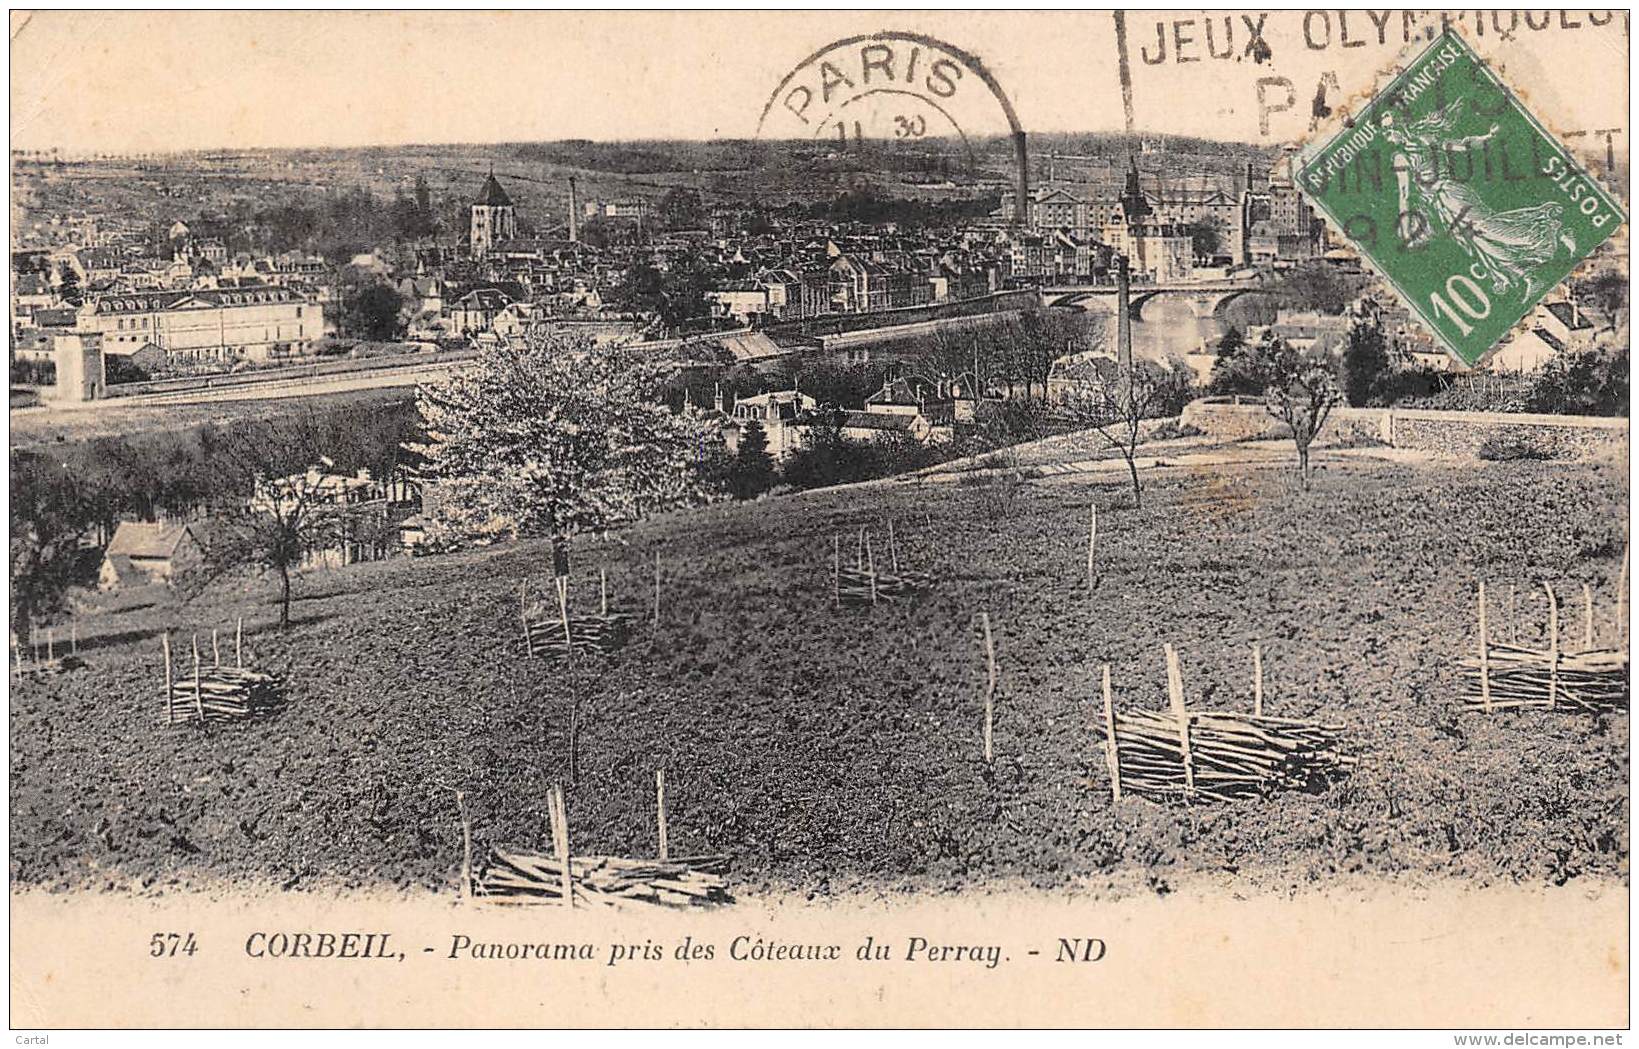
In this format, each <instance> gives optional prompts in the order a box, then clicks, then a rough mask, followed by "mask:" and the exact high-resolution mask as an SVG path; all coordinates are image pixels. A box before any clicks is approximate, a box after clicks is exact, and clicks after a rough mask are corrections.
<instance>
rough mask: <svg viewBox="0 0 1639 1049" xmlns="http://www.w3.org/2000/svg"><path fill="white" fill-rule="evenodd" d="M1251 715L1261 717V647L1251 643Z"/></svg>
mask: <svg viewBox="0 0 1639 1049" xmlns="http://www.w3.org/2000/svg"><path fill="white" fill-rule="evenodd" d="M1252 715H1253V716H1254V717H1260V718H1261V717H1263V646H1261V645H1259V644H1258V643H1257V642H1256V641H1254V642H1252Z"/></svg>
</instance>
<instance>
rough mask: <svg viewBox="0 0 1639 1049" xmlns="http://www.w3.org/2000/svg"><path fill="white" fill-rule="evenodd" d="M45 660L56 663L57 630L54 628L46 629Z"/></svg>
mask: <svg viewBox="0 0 1639 1049" xmlns="http://www.w3.org/2000/svg"><path fill="white" fill-rule="evenodd" d="M46 660H47V661H48V662H51V663H55V662H57V628H56V627H54V626H48V627H46Z"/></svg>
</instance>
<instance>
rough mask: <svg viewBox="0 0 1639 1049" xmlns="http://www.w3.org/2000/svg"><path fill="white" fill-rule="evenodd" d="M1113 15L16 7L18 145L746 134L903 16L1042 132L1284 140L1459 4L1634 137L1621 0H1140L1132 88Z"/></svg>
mask: <svg viewBox="0 0 1639 1049" xmlns="http://www.w3.org/2000/svg"><path fill="white" fill-rule="evenodd" d="M1117 17H1118V16H1117V15H1115V14H1112V13H1111V12H1108V11H1092V12H1068V11H1046V12H1044V11H1024V12H982V11H981V12H972V11H966V12H963V11H956V12H952V11H931V12H927V11H925V12H880V11H877V12H873V11H802V12H760V11H716V12H420V11H412V12H400V11H376V12H344V13H330V12H226V13H225V12H206V11H183V12H108V11H104V12H60V11H57V12H36V13H32V14H30V13H16V12H14V13H13V14H12V23H11V35H12V41H11V43H12V46H11V88H12V92H11V129H12V134H11V141H12V147H13V148H14V149H24V150H29V149H51V148H58V149H61V150H63V151H64V152H66V153H69V154H71V155H72V154H77V153H80V154H83V153H85V152H111V153H124V152H163V151H170V150H183V149H200V148H216V147H226V148H244V147H300V146H359V145H400V144H408V143H447V142H480V143H482V142H515V141H548V140H554V139H565V138H586V139H594V140H622V139H627V140H629V139H640V138H680V139H709V138H717V137H728V138H743V137H751V136H752V135H754V134H755V133H756V131H757V124H758V118H759V116H760V115H761V113H762V110H763V107H764V105H765V103H767V102H768V100H769V98H770V95H771V94H772V93H773V92H774V90H775V88H776V87H777V86H778V85H779V84H780V83H781V81H782V80H783V78H785V77H786V75H787V74H788V73H790V72H791V71H792V70H793V68H794V67H796V66H798V65H799V64H800V63H801V62H802V61H803V60H804V59H806V58H807V57H809V56H810V55H811V54H812V53H814V52H816V51H818V50H820V49H822V48H823V47H825V45H827V44H828V43H831V42H833V41H836V40H838V39H841V38H844V37H849V36H854V35H858V34H870V33H877V32H881V31H884V30H896V31H909V32H916V33H921V34H925V35H929V36H933V37H936V38H938V39H940V40H942V41H945V42H947V43H949V44H952V45H955V46H956V47H958V48H961V49H963V50H965V51H967V52H969V53H971V54H973V55H976V56H977V57H978V58H979V59H981V60H982V61H983V62H984V63H985V64H986V65H987V66H988V67H989V69H990V72H991V73H992V74H994V77H995V79H996V80H997V82H998V83H999V85H1000V87H1001V89H1002V90H1003V91H1004V92H1005V93H1006V95H1007V96H1008V98H1009V99H1010V100H1011V101H1012V104H1013V106H1014V108H1015V109H1016V110H1017V113H1018V117H1019V120H1020V122H1021V123H1022V125H1023V126H1024V128H1025V129H1026V130H1027V131H1030V132H1057V131H1091V132H1101V131H1118V130H1121V129H1123V128H1125V127H1126V126H1127V120H1128V115H1129V113H1130V114H1131V119H1132V121H1133V127H1135V128H1136V129H1137V130H1139V131H1141V132H1164V133H1168V134H1180V135H1192V136H1197V137H1202V138H1216V139H1225V140H1236V141H1250V142H1260V143H1263V144H1266V145H1275V144H1280V143H1296V142H1300V141H1303V140H1305V139H1308V138H1312V137H1314V136H1315V135H1316V134H1317V127H1316V123H1315V120H1314V119H1313V118H1312V116H1311V114H1312V113H1313V112H1314V111H1315V109H1316V107H1315V106H1313V105H1312V104H1311V103H1312V100H1322V99H1323V100H1324V101H1325V102H1326V103H1327V105H1326V106H1325V107H1321V108H1323V109H1324V111H1325V112H1326V113H1329V114H1334V115H1337V107H1338V105H1339V104H1342V105H1345V106H1346V105H1347V104H1348V102H1349V100H1350V99H1359V98H1361V97H1363V96H1365V95H1368V94H1369V93H1370V92H1372V91H1373V90H1374V89H1375V88H1376V87H1378V86H1380V85H1382V84H1383V83H1385V82H1386V79H1385V78H1386V77H1387V76H1390V75H1392V73H1393V72H1394V70H1395V69H1396V68H1398V67H1400V66H1403V65H1404V64H1405V63H1406V62H1407V61H1409V58H1410V55H1411V54H1412V53H1413V52H1415V51H1418V50H1421V49H1422V48H1423V47H1425V46H1428V40H1429V38H1430V37H1431V36H1432V34H1434V33H1437V32H1438V31H1439V30H1440V29H1442V28H1444V26H1445V25H1446V24H1447V21H1448V20H1450V21H1451V22H1452V24H1454V25H1455V27H1456V28H1457V29H1458V30H1459V31H1461V32H1463V33H1464V35H1465V38H1466V39H1468V41H1469V43H1470V45H1471V46H1473V47H1474V48H1475V50H1476V51H1478V52H1479V53H1480V55H1481V56H1482V57H1483V58H1485V59H1486V61H1487V62H1489V63H1491V64H1492V66H1493V68H1494V69H1495V70H1497V71H1498V72H1499V73H1500V74H1501V75H1502V76H1503V78H1504V80H1505V81H1506V82H1507V83H1509V84H1510V86H1511V87H1513V88H1514V89H1515V91H1516V93H1518V94H1520V95H1521V96H1522V97H1523V98H1525V99H1526V100H1527V102H1528V105H1529V107H1530V108H1531V110H1532V111H1533V113H1535V114H1536V115H1537V116H1538V118H1539V119H1541V120H1542V121H1543V123H1545V124H1546V125H1547V126H1549V127H1550V128H1552V129H1554V130H1555V131H1557V132H1560V133H1562V134H1565V135H1570V136H1583V137H1584V139H1585V141H1586V142H1589V143H1593V142H1596V141H1598V142H1607V141H1608V140H1610V139H1612V137H1614V139H1615V140H1616V141H1615V143H1614V146H1612V148H1617V149H1620V150H1621V151H1622V152H1624V153H1625V151H1626V134H1627V130H1626V129H1627V126H1628V108H1627V103H1628V97H1627V91H1626V90H1625V89H1626V85H1627V73H1628V61H1627V56H1628V44H1629V41H1628V20H1627V18H1626V16H1625V15H1623V14H1621V13H1613V12H1588V11H1582V12H1568V11H1567V12H1511V11H1500V12H1496V11H1493V12H1476V11H1462V12H1453V13H1451V14H1449V15H1441V14H1440V13H1438V12H1398V11H1397V12H1390V11H1386V10H1384V11H1359V10H1356V11H1347V12H1345V11H1325V10H1311V11H1299V10H1282V11H1273V12H1250V13H1245V14H1242V13H1238V12H1225V11H1165V12H1143V11H1129V12H1125V13H1124V14H1123V15H1121V16H1120V17H1121V18H1122V19H1123V21H1122V23H1121V24H1122V26H1123V27H1124V38H1125V40H1126V41H1127V57H1128V62H1127V69H1128V71H1129V81H1130V85H1129V86H1130V91H1129V92H1127V93H1126V94H1125V95H1124V93H1123V90H1122V84H1121V79H1120V74H1119V71H1120V69H1121V63H1120V47H1119V46H1118V34H1117V29H1116V26H1117V21H1116V20H1117ZM1425 34H1428V36H1425ZM1255 41H1256V42H1261V44H1262V45H1264V46H1263V48H1262V53H1261V54H1257V55H1254V48H1253V46H1252V45H1253V44H1254V42H1255ZM970 83H972V81H970ZM956 101H959V102H963V103H964V104H965V105H964V108H961V109H960V111H959V112H956V113H954V114H953V116H954V117H955V118H956V122H957V123H958V124H959V126H960V127H961V128H962V130H963V131H964V132H965V133H966V134H969V135H988V134H999V133H1005V132H1006V130H1007V122H1006V121H1005V120H1004V119H1003V118H1002V115H1001V111H1000V109H999V108H998V107H995V106H990V105H975V104H974V100H973V99H971V98H969V97H968V96H967V95H966V94H964V95H963V96H962V97H961V98H960V99H957V100H956ZM978 101H979V102H981V103H983V102H985V100H984V99H983V98H981V99H979V100H978ZM852 112H854V111H850V115H852ZM887 115H888V117H889V118H890V119H891V117H892V116H893V113H892V112H889V113H888V114H887ZM929 115H930V117H931V116H932V115H933V114H932V113H931V112H929ZM1339 118H1340V115H1339ZM939 119H941V120H942V119H943V118H942V117H941V118H939ZM781 137H785V136H781Z"/></svg>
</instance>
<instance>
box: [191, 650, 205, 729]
mask: <svg viewBox="0 0 1639 1049" xmlns="http://www.w3.org/2000/svg"><path fill="white" fill-rule="evenodd" d="M193 702H194V709H195V710H196V711H198V713H199V727H200V728H204V727H205V690H204V689H203V688H202V687H201V686H200V683H199V635H198V634H195V635H194V636H193Z"/></svg>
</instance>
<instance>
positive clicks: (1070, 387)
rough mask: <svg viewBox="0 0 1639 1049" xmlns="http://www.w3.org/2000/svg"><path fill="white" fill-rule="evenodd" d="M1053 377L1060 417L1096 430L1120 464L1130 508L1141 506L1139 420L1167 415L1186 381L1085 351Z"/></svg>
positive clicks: (1153, 366) (1161, 368)
mask: <svg viewBox="0 0 1639 1049" xmlns="http://www.w3.org/2000/svg"><path fill="white" fill-rule="evenodd" d="M1055 377H1056V378H1057V379H1058V380H1059V382H1060V384H1061V390H1062V391H1063V392H1062V393H1061V398H1062V400H1061V402H1060V403H1061V407H1062V409H1063V410H1064V411H1065V413H1066V414H1067V415H1068V416H1069V417H1070V418H1071V419H1073V420H1075V421H1076V422H1077V423H1078V424H1080V425H1081V426H1084V427H1090V428H1092V429H1094V430H1097V431H1098V434H1099V436H1101V437H1103V438H1104V440H1105V441H1106V442H1107V443H1108V444H1109V445H1110V447H1112V448H1114V449H1116V450H1117V451H1119V452H1120V453H1121V457H1122V459H1124V460H1126V463H1127V474H1128V476H1129V477H1130V478H1131V480H1132V490H1133V505H1134V506H1137V507H1142V506H1143V505H1144V488H1143V485H1142V484H1140V482H1139V480H1138V448H1139V445H1141V444H1142V443H1143V441H1142V439H1141V438H1142V435H1143V424H1144V420H1146V419H1153V418H1157V417H1159V416H1163V415H1169V414H1171V410H1172V406H1173V405H1174V404H1175V403H1176V402H1177V401H1178V400H1179V399H1180V397H1181V396H1184V395H1185V393H1186V391H1187V389H1188V386H1189V380H1188V377H1187V376H1183V377H1180V376H1179V375H1178V374H1177V373H1176V371H1175V370H1174V369H1170V368H1168V367H1166V366H1165V365H1163V364H1160V363H1158V362H1156V361H1147V360H1141V361H1135V362H1133V363H1132V364H1131V365H1129V366H1126V367H1123V366H1122V365H1121V363H1120V362H1118V361H1115V360H1112V359H1111V358H1109V357H1107V356H1101V355H1098V354H1095V353H1091V352H1089V353H1086V354H1083V355H1082V356H1081V357H1080V358H1079V359H1076V358H1069V359H1065V360H1063V361H1061V362H1060V363H1059V365H1058V368H1057V371H1056V373H1055Z"/></svg>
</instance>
